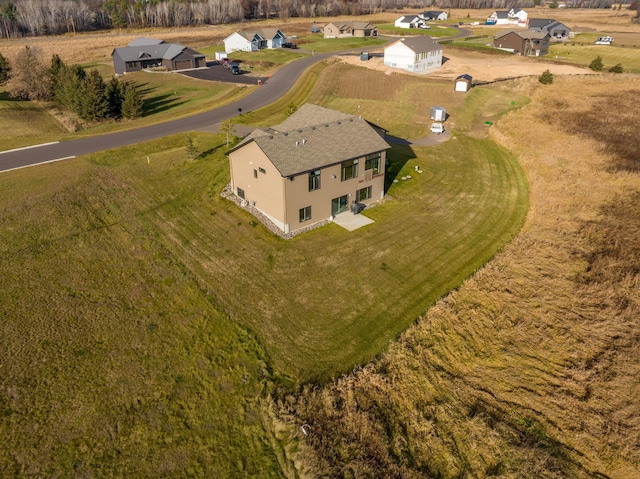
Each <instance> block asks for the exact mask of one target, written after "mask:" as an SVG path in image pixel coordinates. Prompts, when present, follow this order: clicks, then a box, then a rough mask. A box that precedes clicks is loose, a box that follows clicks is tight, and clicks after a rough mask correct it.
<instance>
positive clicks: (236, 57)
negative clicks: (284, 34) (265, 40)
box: [229, 48, 309, 75]
mask: <svg viewBox="0 0 640 479" xmlns="http://www.w3.org/2000/svg"><path fill="white" fill-rule="evenodd" d="M306 56H309V53H306V52H303V51H301V50H292V49H290V48H275V49H268V50H259V51H257V52H233V53H230V54H229V60H230V61H233V62H237V63H238V64H239V65H240V68H241V69H243V70H247V71H249V72H251V73H253V74H256V75H268V74H272V73H273V72H274V71H276V70H277V69H278V68H279V67H281V66H282V65H285V64H287V63H290V62H292V61H295V60H299V59H300V58H304V57H306Z"/></svg>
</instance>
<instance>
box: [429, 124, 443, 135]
mask: <svg viewBox="0 0 640 479" xmlns="http://www.w3.org/2000/svg"><path fill="white" fill-rule="evenodd" d="M431 133H435V134H436V135H439V134H440V133H444V125H443V124H442V123H431Z"/></svg>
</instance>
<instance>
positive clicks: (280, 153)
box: [229, 104, 389, 177]
mask: <svg viewBox="0 0 640 479" xmlns="http://www.w3.org/2000/svg"><path fill="white" fill-rule="evenodd" d="M249 142H254V143H255V144H256V145H257V146H258V147H259V148H260V149H261V150H262V151H263V153H264V154H265V155H266V156H267V158H269V160H270V161H271V162H272V163H273V165H274V166H275V167H276V168H277V169H278V171H279V172H280V174H281V175H282V176H283V177H288V176H293V175H296V174H299V173H304V172H306V171H311V170H314V169H317V168H323V167H325V166H329V165H332V164H336V163H340V162H342V161H345V160H349V159H353V158H359V157H362V156H364V155H367V154H369V153H375V152H378V151H383V150H386V149H388V148H389V145H388V144H387V142H386V141H384V139H383V138H382V137H381V136H380V135H379V134H378V133H377V132H376V131H375V130H374V129H373V127H372V126H371V125H370V124H369V123H368V122H367V121H365V120H363V119H362V118H358V117H355V116H353V115H348V114H346V113H342V112H339V111H336V110H330V109H327V108H323V107H320V106H317V105H311V104H306V105H304V106H302V107H301V108H300V109H299V110H298V111H296V112H295V113H294V114H293V115H291V116H290V117H289V118H287V120H285V121H284V122H282V123H281V124H280V125H278V126H276V127H273V128H269V129H261V130H254V131H253V132H252V133H251V134H250V135H249V136H248V137H247V138H246V139H245V141H243V142H242V143H240V144H239V145H238V146H236V147H235V148H234V149H232V150H231V151H230V152H229V153H232V152H233V151H235V150H237V149H238V148H241V147H242V146H244V145H246V144H247V143H249Z"/></svg>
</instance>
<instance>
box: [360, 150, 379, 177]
mask: <svg viewBox="0 0 640 479" xmlns="http://www.w3.org/2000/svg"><path fill="white" fill-rule="evenodd" d="M380 161H382V154H381V153H380V152H378V153H373V154H371V155H367V156H365V157H364V169H365V171H367V170H373V172H372V173H373V174H374V175H377V174H379V173H380Z"/></svg>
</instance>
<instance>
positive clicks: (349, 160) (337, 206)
mask: <svg viewBox="0 0 640 479" xmlns="http://www.w3.org/2000/svg"><path fill="white" fill-rule="evenodd" d="M383 134H384V133H383V131H382V130H381V129H379V128H377V127H376V126H374V125H371V124H370V123H369V122H367V121H366V120H363V119H362V118H359V117H357V116H353V115H349V114H347V113H342V112H339V111H335V110H330V109H328V108H323V107H320V106H317V105H312V104H305V105H303V106H302V107H300V108H299V109H298V110H297V111H296V112H295V113H294V114H293V115H291V116H290V117H289V118H287V119H286V120H285V121H284V122H283V123H281V124H280V125H278V126H274V127H272V128H264V129H257V130H254V131H253V132H252V133H250V134H249V135H248V136H247V137H246V138H245V139H244V140H242V141H241V142H240V143H239V144H238V145H237V146H236V147H235V148H233V149H232V150H230V151H229V152H228V153H227V156H228V157H229V165H230V169H231V188H232V191H233V193H234V194H235V195H236V196H237V197H238V198H240V199H241V200H242V201H243V202H245V204H247V205H251V206H253V207H254V208H256V209H257V210H258V211H259V212H260V213H261V214H263V215H264V216H266V217H267V218H269V220H271V222H273V223H274V224H275V225H276V226H277V227H278V228H279V229H280V230H281V231H282V232H283V233H285V234H288V233H291V232H294V231H296V230H299V229H301V228H305V227H307V226H310V225H313V224H316V223H319V222H323V221H327V220H329V219H331V218H332V217H334V216H336V215H338V214H340V213H342V212H344V211H348V210H349V209H353V208H354V207H358V209H360V207H363V206H364V205H366V204H368V203H371V202H372V201H377V200H380V199H382V198H383V197H384V172H385V160H386V151H387V149H389V148H390V146H389V145H388V144H387V142H386V141H385V140H384V139H383Z"/></svg>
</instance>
